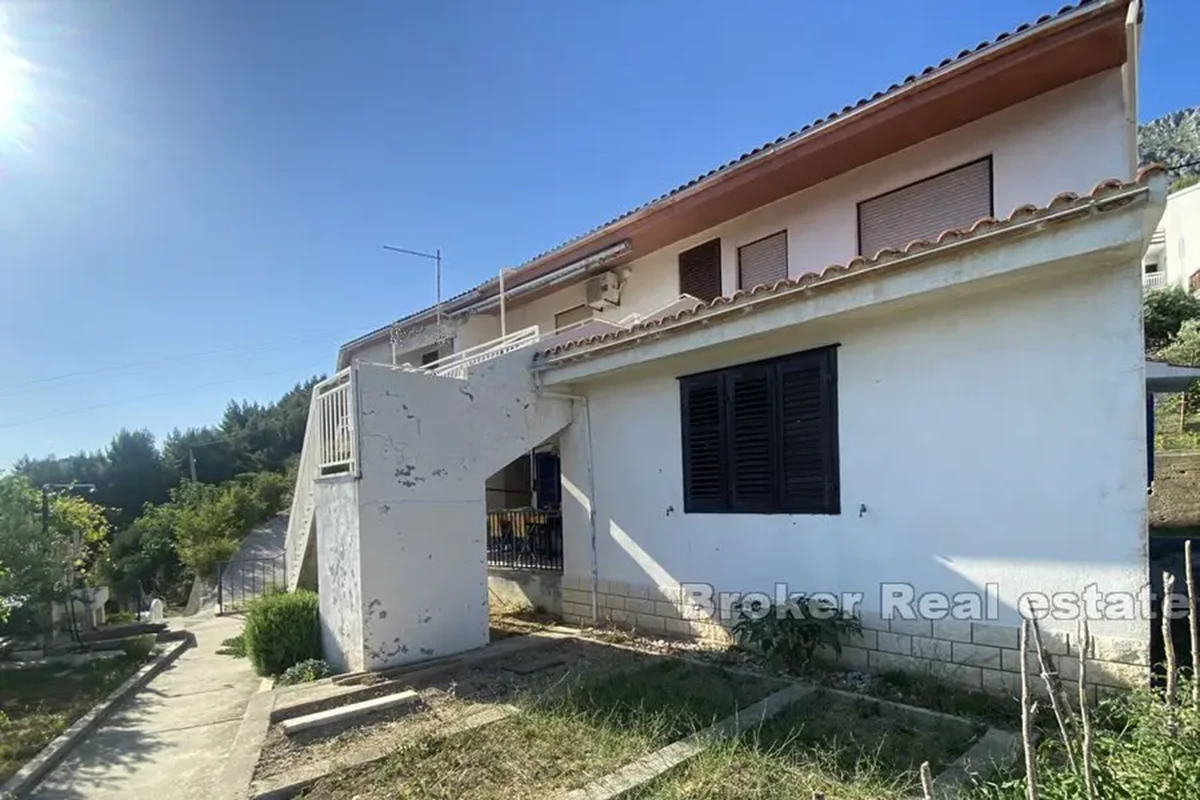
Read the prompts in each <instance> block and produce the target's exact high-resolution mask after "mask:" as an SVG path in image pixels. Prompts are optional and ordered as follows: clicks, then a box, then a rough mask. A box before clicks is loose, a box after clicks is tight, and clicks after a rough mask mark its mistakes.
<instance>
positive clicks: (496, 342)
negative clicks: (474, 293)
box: [424, 325, 541, 378]
mask: <svg viewBox="0 0 1200 800" xmlns="http://www.w3.org/2000/svg"><path fill="white" fill-rule="evenodd" d="M540 335H541V334H540V333H539V329H538V326H537V325H532V326H530V327H528V328H524V329H522V330H519V331H515V332H514V333H510V334H508V335H507V336H501V337H500V338H499V339H493V340H491V341H490V342H484V343H483V344H480V345H476V346H475V347H468V348H467V349H466V350H460V351H459V352H457V353H454V354H453V355H449V356H446V357H445V358H441V359H438V360H437V361H434V362H433V363H432V364H426V365H425V367H424V368H425V369H426V370H428V371H429V372H432V373H434V374H435V375H442V376H445V377H449V378H466V377H467V371H468V370H469V369H470V368H471V367H472V366H474V365H476V364H481V363H483V362H484V361H491V360H492V359H493V358H499V357H500V356H502V355H504V354H505V353H511V352H512V351H513V350H520V349H521V348H522V347H525V346H527V345H531V344H533V343H534V342H536V341H537V340H538V338H539V337H540Z"/></svg>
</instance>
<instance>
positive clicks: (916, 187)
mask: <svg viewBox="0 0 1200 800" xmlns="http://www.w3.org/2000/svg"><path fill="white" fill-rule="evenodd" d="M991 215H992V159H991V156H988V157H987V158H982V159H980V160H979V161H974V162H972V163H970V164H966V165H965V166H962V167H958V168H956V169H952V170H950V171H948V172H943V173H942V174H940V175H935V176H933V177H932V178H926V179H925V180H923V181H919V182H917V183H914V184H911V185H909V186H905V187H903V188H900V189H896V190H894V191H891V192H888V193H887V194H882V195H880V196H879V197H875V198H872V199H870V200H864V201H863V202H861V203H859V204H858V252H859V253H860V254H861V255H864V256H867V257H868V258H869V257H871V256H874V255H875V254H876V253H878V252H879V251H880V250H882V249H884V248H885V247H896V248H900V247H904V246H905V245H907V244H908V243H909V242H912V241H915V240H917V239H930V240H933V239H936V238H937V237H938V236H940V235H941V234H942V233H943V232H944V231H948V230H954V229H958V228H969V227H970V226H971V225H974V224H975V222H977V221H978V220H979V219H981V218H983V217H988V216H991Z"/></svg>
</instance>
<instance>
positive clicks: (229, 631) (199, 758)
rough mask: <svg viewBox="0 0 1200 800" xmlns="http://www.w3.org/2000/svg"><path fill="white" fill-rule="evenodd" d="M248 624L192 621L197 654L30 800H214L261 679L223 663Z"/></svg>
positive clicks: (164, 676)
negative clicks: (225, 648)
mask: <svg viewBox="0 0 1200 800" xmlns="http://www.w3.org/2000/svg"><path fill="white" fill-rule="evenodd" d="M241 626H242V623H241V620H240V619H236V618H229V617H211V616H210V617H209V618H207V619H187V620H186V621H185V622H184V627H185V628H188V629H189V630H191V631H192V632H194V633H195V634H196V639H197V646H196V647H194V648H190V649H188V650H186V651H184V653H183V655H182V656H180V657H179V659H178V660H176V661H175V663H173V664H171V665H170V666H169V667H167V668H166V669H165V670H163V671H162V672H161V673H159V674H158V675H157V676H156V677H155V678H154V679H153V680H152V681H150V683H149V684H148V685H146V686H145V687H143V688H142V689H141V690H140V691H138V692H137V693H136V694H134V695H133V697H131V698H130V699H128V700H127V701H126V702H125V703H124V704H123V705H122V706H121V707H120V708H118V709H117V710H116V711H114V712H113V714H112V715H111V716H109V718H108V719H106V720H105V721H104V722H102V723H101V725H100V727H99V728H98V729H97V730H95V731H93V732H92V734H91V735H90V736H88V737H87V739H85V740H84V741H83V742H82V743H81V744H80V745H79V746H78V747H76V748H75V749H74V750H73V751H72V752H71V754H70V755H68V756H67V758H66V760H64V761H63V763H61V764H59V766H58V767H57V768H56V769H55V770H54V771H53V772H51V773H50V774H49V775H48V776H46V779H45V781H43V782H42V784H41V785H40V786H39V787H38V788H37V789H36V790H34V792H33V794H32V795H30V797H31V798H33V799H34V800H78V799H79V798H86V799H87V800H110V798H111V800H116V798H128V799H129V800H193V798H194V799H195V800H200V799H201V798H207V797H209V796H211V794H212V787H213V784H214V782H215V781H216V779H217V776H218V775H220V772H221V766H222V764H223V762H224V761H225V758H226V756H227V755H228V753H229V750H230V746H231V745H232V744H233V739H234V736H235V735H236V734H237V730H238V726H239V725H240V724H241V721H242V714H243V713H244V712H245V710H246V704H247V703H248V702H249V700H250V697H251V696H252V695H253V694H254V693H255V692H256V691H257V690H258V686H259V683H260V679H259V678H258V676H257V675H255V674H254V672H253V671H252V670H251V669H250V665H249V664H247V663H246V661H245V659H236V658H231V657H230V656H220V655H217V654H216V651H217V649H218V648H220V646H221V642H222V640H224V639H227V638H229V637H231V636H236V635H237V633H238V631H240V630H241Z"/></svg>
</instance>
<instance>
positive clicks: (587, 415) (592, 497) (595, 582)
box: [538, 379, 600, 625]
mask: <svg viewBox="0 0 1200 800" xmlns="http://www.w3.org/2000/svg"><path fill="white" fill-rule="evenodd" d="M538 390H539V391H538V396H539V397H549V398H552V399H557V400H575V401H578V402H580V403H583V421H584V425H586V426H587V473H588V527H589V529H590V532H591V554H590V555H591V559H592V564H591V566H592V624H593V625H599V624H600V608H599V605H598V598H599V596H600V569H599V565H598V559H597V555H596V473H595V470H594V469H593V468H592V407H591V405H590V404H589V403H588V399H587V397H585V396H584V395H581V394H566V393H563V392H543V391H541V381H540V379H539V380H538Z"/></svg>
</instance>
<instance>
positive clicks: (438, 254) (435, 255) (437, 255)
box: [383, 244, 442, 340]
mask: <svg viewBox="0 0 1200 800" xmlns="http://www.w3.org/2000/svg"><path fill="white" fill-rule="evenodd" d="M383 249H384V250H391V251H392V252H394V253H404V254H405V255H410V256H418V257H420V258H428V259H430V260H431V261H433V262H435V264H436V265H437V305H436V308H437V327H438V337H439V340H440V337H441V335H442V248H440V247H439V248H438V249H437V250H434V251H433V252H432V253H422V252H421V251H420V250H408V249H406V248H403V247H392V246H391V245H390V244H385V245H384V246H383Z"/></svg>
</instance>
